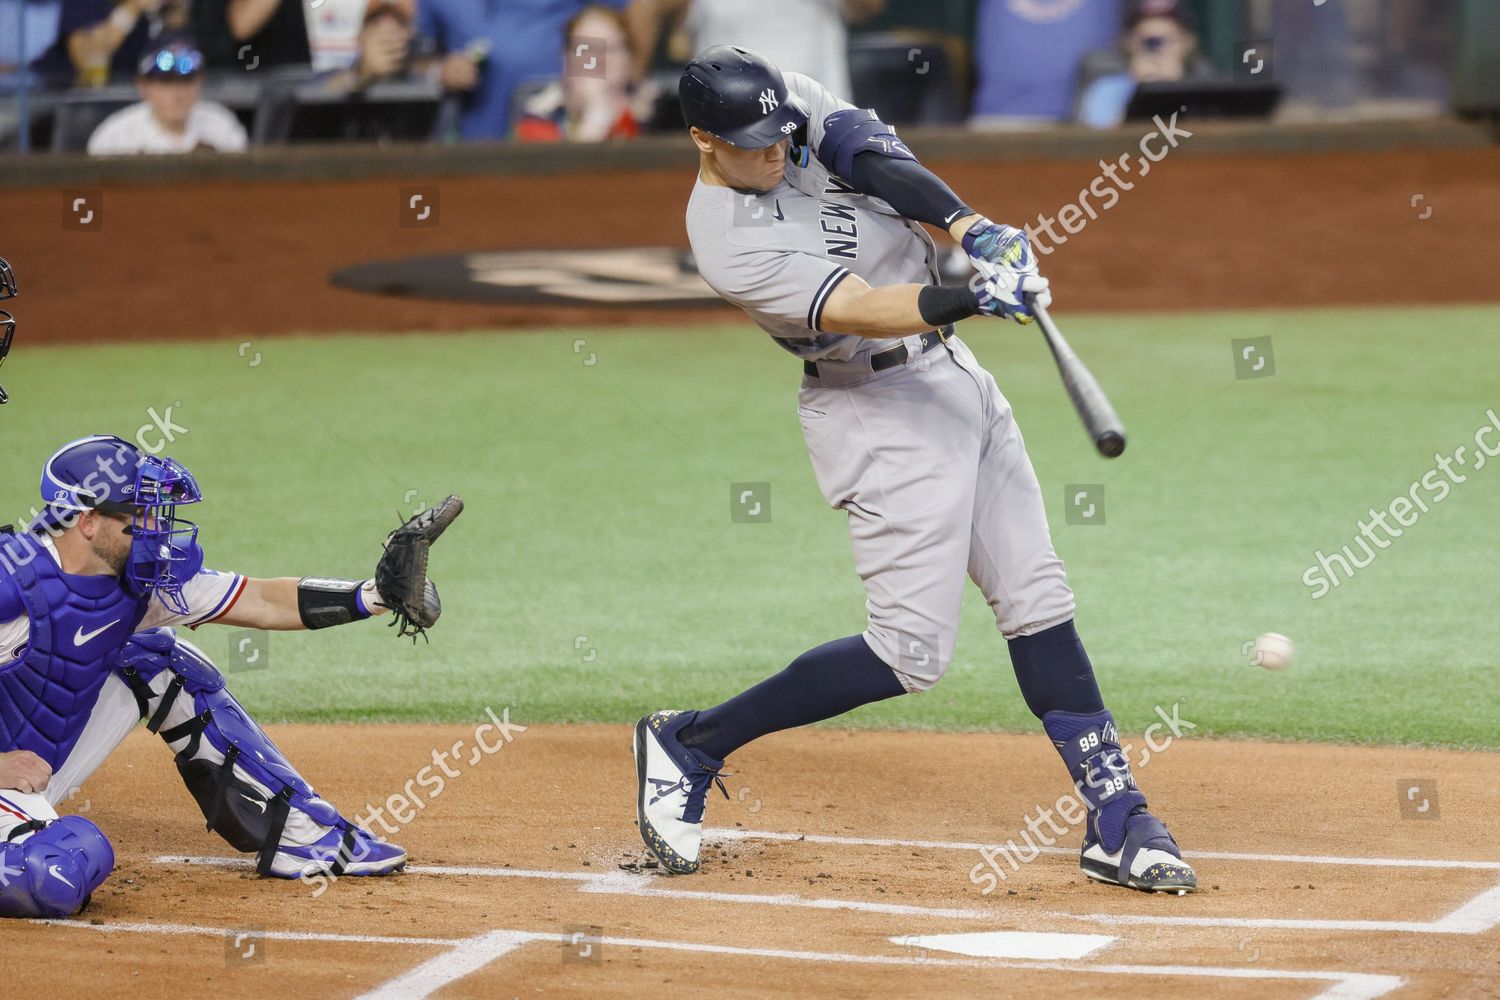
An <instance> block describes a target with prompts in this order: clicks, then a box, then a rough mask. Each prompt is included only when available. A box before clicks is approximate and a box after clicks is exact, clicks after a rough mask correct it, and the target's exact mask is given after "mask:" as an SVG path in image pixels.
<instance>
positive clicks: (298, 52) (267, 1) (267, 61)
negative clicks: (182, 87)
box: [192, 0, 312, 71]
mask: <svg viewBox="0 0 1500 1000" xmlns="http://www.w3.org/2000/svg"><path fill="white" fill-rule="evenodd" d="M192 3H193V33H194V35H195V36H196V37H197V39H198V43H199V47H200V48H201V49H202V50H203V55H204V58H205V59H207V60H208V65H209V67H210V68H212V69H239V70H245V71H254V70H257V69H265V68H267V67H271V66H297V65H303V66H305V65H308V64H310V63H311V62H312V49H311V47H310V46H309V45H308V35H307V21H306V19H305V18H304V16H303V11H302V0H192Z"/></svg>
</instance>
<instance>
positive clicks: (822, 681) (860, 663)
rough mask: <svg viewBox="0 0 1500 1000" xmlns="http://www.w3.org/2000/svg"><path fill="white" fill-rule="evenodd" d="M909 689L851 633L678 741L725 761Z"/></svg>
mask: <svg viewBox="0 0 1500 1000" xmlns="http://www.w3.org/2000/svg"><path fill="white" fill-rule="evenodd" d="M1012 655H1014V654H1012ZM1087 662H1088V661H1087V660H1085V661H1084V663H1085V664H1087ZM905 693H906V689H905V688H904V687H902V686H901V682H900V681H899V680H897V679H896V674H895V671H893V670H891V668H890V667H888V666H887V665H886V663H885V661H884V660H882V659H881V658H880V657H878V656H876V655H875V653H874V651H872V650H871V649H870V646H869V644H868V643H866V642H865V638H864V636H863V635H851V636H848V637H847V638H843V639H835V640H834V641H833V642H829V643H824V644H823V645H821V646H819V647H817V648H816V649H810V650H808V651H807V652H805V653H803V654H802V655H801V656H799V657H797V658H796V659H795V660H793V661H792V663H791V665H790V666H789V667H787V668H786V669H785V670H783V671H782V672H781V673H779V674H776V675H774V676H772V677H768V678H766V679H765V680H763V681H761V682H760V683H759V684H757V685H755V687H753V688H750V689H749V690H748V691H745V692H742V693H741V694H737V695H735V696H734V697H733V698H730V699H729V700H728V701H726V702H724V703H723V704H722V705H718V706H715V707H714V708H709V709H705V710H703V711H701V712H699V713H698V717H697V718H696V719H694V720H693V721H692V723H690V724H689V725H687V726H684V727H683V729H682V731H681V732H680V733H679V734H678V736H677V740H678V742H679V743H681V744H682V745H683V746H685V747H692V748H694V749H697V750H701V751H702V752H704V753H706V754H708V755H709V756H711V757H714V758H716V759H718V760H723V759H724V758H726V757H728V756H729V755H730V754H731V753H733V752H734V751H735V750H738V749H739V748H740V747H742V746H744V745H745V744H746V743H749V742H750V741H751V740H755V739H758V738H760V737H762V736H764V735H766V734H767V733H775V732H780V731H781V730H783V729H792V728H794V727H796V726H805V725H807V724H808V723H811V722H821V721H822V720H824V719H831V718H833V717H834V716H836V715H843V714H844V713H845V712H849V711H852V710H853V709H856V708H858V707H859V706H861V705H867V704H869V703H870V702H872V701H884V700H885V699H887V698H894V697H896V695H898V694H905Z"/></svg>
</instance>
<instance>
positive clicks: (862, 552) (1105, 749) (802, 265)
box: [633, 46, 1197, 893]
mask: <svg viewBox="0 0 1500 1000" xmlns="http://www.w3.org/2000/svg"><path fill="white" fill-rule="evenodd" d="M679 96H680V99H681V102H682V109H683V114H684V118H685V119H686V121H687V123H688V125H689V127H690V134H691V137H692V140H693V142H694V144H695V145H696V146H697V148H698V150H699V154H700V158H699V160H700V162H699V173H698V180H697V183H696V184H695V185H694V187H693V192H692V195H691V197H690V198H689V201H688V208H687V230H688V236H689V239H690V240H691V243H692V248H693V254H694V257H695V259H696V261H697V264H698V267H699V270H700V271H701V273H702V275H703V277H704V280H706V281H707V282H708V284H709V285H710V286H711V287H712V288H713V289H714V290H715V291H716V292H718V293H719V295H720V296H722V297H723V298H724V299H726V300H727V301H729V302H732V303H734V304H735V305H737V306H739V307H740V308H742V309H743V310H744V311H745V313H746V315H748V316H749V317H750V318H751V319H752V320H754V321H755V322H756V323H757V324H758V325H759V326H760V327H761V329H763V330H765V331H766V332H767V333H768V334H770V336H771V337H772V338H773V339H774V340H775V342H776V343H777V344H779V345H780V346H781V348H782V349H784V350H785V351H787V352H788V353H790V354H791V355H793V356H794V358H795V359H796V360H795V361H794V362H793V365H799V364H800V367H801V371H802V385H801V389H800V391H799V394H798V413H799V415H800V419H801V423H802V431H803V436H804V438H805V440H806V442H807V448H808V453H809V455H810V457H811V459H812V466H813V472H814V474H815V475H816V477H817V482H818V486H819V488H820V490H821V492H822V494H823V496H824V498H825V499H826V500H827V502H828V503H829V505H830V506H832V507H834V508H836V509H839V510H842V511H844V513H845V514H846V516H847V517H848V521H849V533H850V536H851V540H852V542H853V549H854V560H855V568H856V570H857V571H858V572H859V575H860V578H861V580H863V581H864V586H865V592H866V595H867V606H868V609H869V620H868V624H867V626H866V628H865V630H864V631H863V632H862V633H861V634H858V635H852V636H847V637H845V638H841V639H834V640H833V641H831V642H825V643H824V644H823V645H820V646H818V647H816V648H814V649H811V650H809V651H808V652H806V653H804V654H802V655H801V656H799V657H798V658H797V659H796V660H794V661H793V662H792V663H791V665H790V666H788V667H786V669H784V670H783V671H781V672H780V673H778V674H775V675H774V676H772V677H770V678H768V679H767V680H765V681H763V682H761V683H760V684H758V685H756V686H755V687H752V688H750V689H749V690H747V691H744V692H742V693H741V694H738V695H736V696H734V697H733V698H730V699H729V700H728V701H726V702H724V703H723V704H720V705H717V706H714V707H712V708H707V709H703V710H698V711H659V712H653V713H651V714H649V715H647V716H645V717H644V718H642V719H641V720H640V721H639V722H638V723H637V724H636V730H635V740H634V745H633V749H634V752H635V760H636V770H637V778H638V781H637V802H636V805H637V817H638V821H639V826H640V832H641V836H642V838H643V839H644V841H645V843H646V846H647V847H648V848H649V849H650V850H651V851H652V852H653V853H654V854H655V855H656V856H657V857H658V858H659V859H660V861H661V863H662V864H663V865H664V866H665V867H666V868H667V869H668V870H669V871H671V872H674V873H678V874H686V873H690V872H694V871H696V870H697V869H698V856H699V848H700V845H701V841H702V834H703V817H704V811H705V809H706V806H707V798H708V792H709V790H710V789H711V788H712V787H714V786H715V785H717V786H718V787H719V789H720V790H721V791H723V783H722V781H720V779H719V772H720V770H721V768H723V766H724V762H725V759H726V758H727V757H728V756H729V755H730V754H731V753H732V752H733V751H735V750H737V749H738V748H740V747H742V746H744V745H745V744H747V743H749V742H751V741H752V740H755V739H757V738H759V737H761V736H764V735H766V734H768V733H772V732H777V731H779V730H783V729H788V728H791V727H794V726H801V725H806V724H808V723H812V722H817V721H820V720H823V719H829V718H833V717H835V716H838V715H841V714H843V713H845V712H848V711H850V710H852V709H854V708H857V707H858V706H860V705H863V704H867V703H870V702H874V701H879V700H882V699H886V698H893V697H898V696H900V695H903V694H907V693H910V692H917V691H923V690H926V689H927V688H930V687H932V686H933V685H934V684H936V683H937V682H938V681H939V680H940V679H941V678H942V676H943V674H944V672H945V671H946V670H947V668H948V665H949V663H950V662H951V660H952V658H953V646H954V641H955V638H956V636H957V634H958V624H959V610H960V606H961V602H962V597H963V589H964V578H965V576H967V577H968V578H969V579H971V580H973V581H974V583H975V585H977V586H978V587H979V588H980V590H981V591H982V592H983V594H984V596H985V599H986V600H987V601H988V603H989V605H990V607H991V608H992V609H993V611H994V614H995V623H996V626H997V627H998V629H999V631H1000V633H1001V635H1003V636H1004V637H1005V639H1006V641H1007V644H1008V646H1009V652H1010V659H1011V663H1012V666H1013V668H1014V671H1015V675H1016V679H1017V681H1018V683H1019V685H1020V689H1021V694H1022V697H1023V698H1025V700H1026V704H1027V706H1028V707H1029V708H1030V709H1031V711H1032V712H1033V713H1034V714H1035V715H1036V716H1037V717H1038V718H1039V719H1040V720H1041V722H1042V725H1043V727H1044V729H1045V730H1046V732H1047V735H1048V736H1049V737H1050V738H1051V740H1052V743H1053V745H1054V746H1055V747H1056V748H1057V751H1058V753H1059V755H1060V756H1061V757H1062V760H1063V764H1064V766H1065V767H1066V770H1067V773H1068V775H1069V777H1070V778H1071V780H1072V781H1073V782H1074V783H1075V785H1076V786H1077V788H1078V790H1079V792H1080V794H1081V796H1082V797H1083V799H1084V801H1085V802H1086V804H1087V806H1088V819H1087V823H1086V829H1085V831H1084V834H1083V844H1082V856H1081V865H1082V868H1083V871H1084V872H1085V873H1086V874H1087V875H1088V876H1089V877H1091V878H1093V879H1096V880H1098V881H1101V882H1106V883H1111V884H1116V885H1122V886H1129V887H1131V888H1136V889H1143V890H1149V891H1164V892H1175V893H1182V892H1187V891H1191V890H1193V889H1195V888H1196V886H1197V881H1196V876H1195V874H1194V872H1193V869H1192V868H1191V866H1189V865H1188V864H1187V863H1186V862H1185V861H1183V860H1182V855H1181V851H1180V850H1179V849H1178V847H1177V844H1176V842H1175V841H1174V840H1173V839H1172V836H1171V834H1169V833H1168V832H1167V829H1166V827H1165V826H1164V825H1163V824H1162V822H1161V821H1160V820H1159V819H1157V818H1156V817H1155V816H1154V815H1152V814H1151V813H1150V812H1149V811H1148V810H1147V805H1146V797H1145V795H1144V794H1142V792H1141V791H1140V789H1139V788H1138V787H1137V785H1136V781H1135V778H1134V776H1133V775H1132V774H1131V772H1130V766H1129V763H1128V762H1127V760H1126V758H1125V755H1124V753H1123V752H1122V751H1121V748H1120V743H1119V737H1118V735H1117V734H1116V732H1115V724H1114V719H1113V717H1112V716H1111V715H1110V713H1109V711H1108V710H1107V709H1106V708H1105V707H1104V702H1103V700H1102V697H1101V695H1100V692H1099V687H1098V684H1097V682H1096V681H1095V678H1094V671H1093V667H1092V665H1091V664H1090V662H1089V659H1088V656H1087V654H1086V653H1085V652H1084V648H1083V644H1082V642H1081V641H1080V639H1079V637H1078V632H1077V630H1076V629H1075V627H1074V623H1073V613H1074V601H1073V592H1072V591H1071V590H1070V589H1069V587H1068V582H1067V578H1066V575H1065V573H1064V571H1063V565H1062V562H1061V560H1059V559H1058V557H1057V554H1056V553H1055V552H1054V551H1053V547H1052V541H1051V537H1050V532H1049V529H1048V525H1047V517H1046V513H1045V510H1044V507H1043V503H1042V495H1041V490H1040V487H1039V486H1038V483H1037V477H1036V474H1035V472H1034V471H1033V469H1032V466H1031V461H1030V459H1029V457H1028V456H1027V453H1026V446H1025V442H1024V441H1023V440H1022V437H1021V432H1020V429H1019V428H1018V427H1017V425H1016V420H1015V416H1014V414H1013V413H1012V412H1011V407H1010V404H1009V403H1008V402H1007V401H1006V399H1005V396H1004V395H1002V394H1001V392H1000V388H999V386H998V385H997V384H996V382H995V379H994V377H993V376H992V375H990V373H989V372H987V371H986V370H985V369H983V368H982V367H980V365H979V364H978V362H977V361H976V360H975V358H974V355H973V354H972V353H971V352H970V350H969V348H968V347H967V346H965V345H964V343H963V341H962V340H960V339H959V338H958V337H957V336H956V335H955V334H954V329H953V324H954V323H956V322H958V321H960V320H962V319H965V318H968V317H972V316H985V317H998V318H1009V319H1013V320H1015V321H1017V322H1020V323H1029V322H1030V321H1031V320H1032V318H1033V315H1034V314H1038V313H1040V312H1041V310H1039V309H1038V308H1037V307H1046V306H1048V305H1050V304H1051V294H1050V290H1049V287H1048V282H1047V280H1046V279H1045V278H1043V277H1042V276H1041V275H1040V274H1039V273H1038V270H1037V266H1036V260H1035V257H1034V255H1033V254H1032V252H1031V250H1030V247H1029V245H1028V243H1027V239H1026V236H1025V234H1024V233H1022V232H1020V231H1019V230H1017V229H1014V228H1012V227H1010V226H1002V225H998V224H996V223H994V222H991V221H990V220H989V219H987V218H985V217H984V216H983V215H980V214H979V213H977V212H975V211H974V210H973V209H971V208H970V207H969V206H968V205H967V204H965V203H964V202H963V201H962V200H961V199H960V198H959V197H958V196H957V195H956V194H955V193H954V192H953V191H952V190H951V189H949V188H948V186H947V185H946V184H944V183H943V182H942V181H941V180H940V179H939V178H937V177H936V176H935V175H933V174H932V173H931V172H930V171H928V170H927V169H926V168H925V167H923V166H922V165H921V164H920V163H919V162H918V161H917V159H916V157H915V156H914V155H913V154H912V152H911V151H910V150H909V149H907V147H906V145H905V144H904V143H903V142H902V141H901V140H900V139H899V138H898V137H897V136H896V134H895V132H894V130H893V129H892V128H891V127H890V126H889V125H886V124H885V123H884V122H882V121H881V120H880V118H879V116H878V115H877V114H876V112H874V111H871V110H862V109H859V108H855V107H852V106H851V105H849V104H846V103H844V102H843V101H840V100H838V99H837V98H835V97H834V96H833V95H831V94H830V93H829V92H828V91H827V90H825V89H824V88H823V87H822V86H820V85H819V84H818V83H817V82H816V81H814V80H811V79H809V78H807V77H805V76H802V75H800V74H797V73H787V74H784V75H783V74H782V73H781V72H780V71H779V70H778V69H777V68H776V67H775V66H774V65H772V64H771V63H770V62H768V61H767V60H766V59H765V58H764V57H762V56H760V55H758V54H757V53H755V52H752V51H750V50H748V49H743V48H738V47H733V46H715V47H714V48H711V49H708V50H706V51H704V52H703V53H701V54H700V55H699V56H698V57H697V58H696V59H694V60H693V61H692V62H691V63H689V64H688V66H687V68H686V69H685V70H684V72H683V74H682V78H681V82H680V85H679ZM919 223H928V224H930V225H932V226H934V227H935V228H937V229H939V230H947V232H948V233H949V235H950V236H952V238H953V239H954V240H955V241H957V242H958V243H959V244H961V245H962V246H963V248H964V250H965V251H966V252H967V253H968V255H969V257H970V259H971V262H972V263H973V265H974V270H975V274H974V276H973V278H972V280H971V281H970V282H969V283H968V284H967V285H961V286H957V287H952V286H949V287H944V286H941V285H940V284H939V282H938V273H937V269H936V266H935V263H934V260H935V257H936V249H935V246H934V244H933V241H932V240H931V238H930V237H929V236H928V235H927V233H926V231H925V230H924V229H923V228H922V226H921V225H919ZM830 787H836V786H830ZM726 795H727V793H726Z"/></svg>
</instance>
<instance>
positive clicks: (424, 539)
mask: <svg viewBox="0 0 1500 1000" xmlns="http://www.w3.org/2000/svg"><path fill="white" fill-rule="evenodd" d="M463 509H464V505H463V501H462V500H461V499H459V498H458V497H457V496H450V497H448V498H447V499H446V500H444V501H443V502H442V503H440V504H438V505H437V506H436V507H430V508H424V509H423V510H422V511H421V512H419V513H418V514H416V515H415V516H413V517H412V518H411V519H410V520H408V521H407V522H406V523H404V524H402V525H401V526H400V527H399V528H397V529H396V530H395V531H393V532H391V533H390V535H388V536H387V537H386V540H385V551H384V552H382V553H381V556H380V561H379V562H378V563H377V564H376V566H375V576H374V577H373V578H371V579H368V580H340V579H334V578H331V577H316V576H304V577H301V578H300V579H299V578H297V577H294V576H283V577H274V578H267V579H255V578H250V577H235V578H234V580H233V582H232V583H231V585H230V589H229V591H228V592H227V593H225V594H224V595H223V596H222V597H221V598H220V601H221V604H222V608H221V609H220V610H216V611H214V612H210V613H209V614H208V615H207V616H206V617H202V618H199V619H198V620H197V621H195V622H193V627H194V628H196V627H197V626H198V625H201V624H204V623H206V622H220V623H222V624H225V625H238V626H241V627H245V628H260V629H267V630H275V631H293V630H296V629H319V628H328V627H329V626H332V625H345V624H347V623H349V622H354V621H360V620H363V619H365V618H374V617H378V616H380V615H383V614H385V613H386V612H387V611H390V612H394V613H395V616H396V620H395V621H394V622H392V624H393V625H395V626H397V634H398V635H411V636H413V637H415V636H416V635H421V634H422V633H423V632H424V631H425V630H426V629H428V628H430V627H432V626H433V625H434V624H436V623H437V620H438V617H439V616H440V615H441V614H442V613H443V603H442V600H441V599H440V598H439V597H438V591H437V585H436V584H434V583H433V582H432V580H430V579H428V577H427V558H428V551H429V550H430V549H431V547H432V543H433V542H435V541H437V539H438V537H439V536H440V535H442V533H443V532H444V531H445V530H446V529H447V527H448V525H450V524H452V523H453V521H454V520H455V519H456V518H457V517H458V515H459V514H461V513H462V512H463ZM209 575H212V576H220V574H209ZM151 624H166V623H165V622H151Z"/></svg>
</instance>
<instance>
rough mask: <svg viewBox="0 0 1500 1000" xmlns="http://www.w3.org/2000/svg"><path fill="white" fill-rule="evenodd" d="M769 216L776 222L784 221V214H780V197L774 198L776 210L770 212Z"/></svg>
mask: <svg viewBox="0 0 1500 1000" xmlns="http://www.w3.org/2000/svg"><path fill="white" fill-rule="evenodd" d="M771 217H772V218H774V219H775V220H776V221H777V222H785V221H786V216H784V215H782V214H781V199H780V198H777V199H776V211H775V212H773V213H772V215H771Z"/></svg>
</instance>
